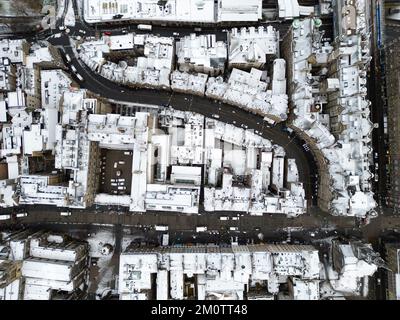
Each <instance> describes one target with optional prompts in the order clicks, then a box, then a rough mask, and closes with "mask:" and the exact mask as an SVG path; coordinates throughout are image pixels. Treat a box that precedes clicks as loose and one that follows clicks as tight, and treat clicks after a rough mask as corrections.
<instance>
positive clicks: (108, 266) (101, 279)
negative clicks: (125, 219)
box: [87, 229, 115, 295]
mask: <svg viewBox="0 0 400 320" xmlns="http://www.w3.org/2000/svg"><path fill="white" fill-rule="evenodd" d="M87 241H88V243H89V255H90V257H93V258H98V261H97V267H98V273H99V274H98V277H97V279H98V284H97V289H96V294H99V295H103V293H104V292H106V291H108V290H109V288H110V284H111V282H112V280H113V279H114V268H115V266H114V264H113V263H112V261H111V260H112V257H113V252H111V253H110V254H108V255H103V254H102V253H101V249H102V248H103V246H104V245H105V244H110V245H112V246H113V248H115V236H114V231H113V230H111V229H110V230H107V229H102V230H99V231H97V232H95V233H92V234H90V236H89V237H88V239H87Z"/></svg>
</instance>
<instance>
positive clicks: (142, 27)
mask: <svg viewBox="0 0 400 320" xmlns="http://www.w3.org/2000/svg"><path fill="white" fill-rule="evenodd" d="M137 28H138V30H148V31H151V30H152V29H153V27H152V25H151V24H138V26H137Z"/></svg>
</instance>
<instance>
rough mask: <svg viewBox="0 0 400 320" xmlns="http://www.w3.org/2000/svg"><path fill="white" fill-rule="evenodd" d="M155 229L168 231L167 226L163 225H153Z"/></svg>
mask: <svg viewBox="0 0 400 320" xmlns="http://www.w3.org/2000/svg"><path fill="white" fill-rule="evenodd" d="M154 228H155V229H156V231H168V226H165V225H155V227H154Z"/></svg>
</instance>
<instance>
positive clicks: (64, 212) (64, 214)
mask: <svg viewBox="0 0 400 320" xmlns="http://www.w3.org/2000/svg"><path fill="white" fill-rule="evenodd" d="M60 215H61V216H63V217H68V216H70V215H71V211H62V212H60Z"/></svg>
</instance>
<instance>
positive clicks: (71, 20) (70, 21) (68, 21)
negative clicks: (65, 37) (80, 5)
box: [64, 1, 75, 27]
mask: <svg viewBox="0 0 400 320" xmlns="http://www.w3.org/2000/svg"><path fill="white" fill-rule="evenodd" d="M64 25H66V26H68V27H75V13H74V8H73V6H72V1H69V3H68V10H67V14H66V15H65V19H64Z"/></svg>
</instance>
